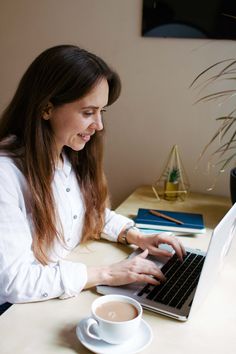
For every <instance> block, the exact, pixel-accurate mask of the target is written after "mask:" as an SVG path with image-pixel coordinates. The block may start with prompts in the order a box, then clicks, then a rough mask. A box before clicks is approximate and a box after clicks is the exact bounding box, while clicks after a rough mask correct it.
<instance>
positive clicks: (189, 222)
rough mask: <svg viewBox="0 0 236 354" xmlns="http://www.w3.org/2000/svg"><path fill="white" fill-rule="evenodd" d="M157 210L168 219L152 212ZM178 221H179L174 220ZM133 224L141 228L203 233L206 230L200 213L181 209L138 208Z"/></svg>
mask: <svg viewBox="0 0 236 354" xmlns="http://www.w3.org/2000/svg"><path fill="white" fill-rule="evenodd" d="M152 212H153V213H155V212H158V213H159V215H164V216H166V217H167V218H168V219H165V218H163V217H161V216H158V215H154V214H152ZM174 220H176V221H178V222H179V223H177V222H175V221H174ZM134 221H135V225H136V226H137V227H139V228H143V229H157V230H167V231H175V232H187V233H204V232H205V231H206V229H205V226H204V221H203V216H202V214H197V213H187V212H183V211H168V210H151V211H150V210H149V209H143V208H139V210H138V213H137V216H136V217H135V219H134Z"/></svg>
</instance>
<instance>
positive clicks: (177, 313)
mask: <svg viewBox="0 0 236 354" xmlns="http://www.w3.org/2000/svg"><path fill="white" fill-rule="evenodd" d="M235 232H236V203H235V204H234V205H233V206H232V207H231V209H230V210H229V211H228V212H227V214H226V215H225V216H224V217H223V219H222V220H221V221H220V223H219V224H218V225H217V226H216V228H215V229H214V230H213V232H212V236H211V240H210V243H209V247H208V250H207V252H206V253H205V252H202V251H199V250H197V249H186V251H187V256H186V257H185V259H184V261H183V263H181V262H179V261H178V260H177V259H176V256H175V255H173V257H171V259H170V260H169V261H168V262H166V263H164V262H162V261H160V260H157V259H156V258H154V257H152V256H149V257H150V259H152V260H153V261H155V262H156V263H157V265H158V266H159V267H161V268H162V267H163V268H162V271H163V272H164V273H165V275H166V278H167V281H166V282H165V283H163V285H161V286H159V287H158V286H156V287H155V286H153V285H147V284H144V283H143V284H140V283H133V284H129V285H125V286H119V287H111V286H105V285H100V286H97V291H98V293H101V294H123V295H127V296H131V297H133V298H134V299H136V300H138V301H139V302H140V303H141V305H142V306H143V307H144V308H146V309H148V310H151V311H154V312H157V313H160V314H162V315H165V316H169V317H172V318H175V319H177V320H180V321H186V320H188V319H189V318H190V317H191V316H192V314H193V313H194V312H195V311H196V309H198V308H199V306H200V305H201V303H202V301H203V300H204V298H205V297H206V295H207V293H208V292H209V290H210V288H211V286H212V285H213V284H214V283H215V281H216V278H217V276H218V273H219V270H220V269H221V266H222V264H223V260H224V258H225V255H226V254H227V252H228V249H229V247H230V244H231V241H232V238H233V236H234V234H235ZM163 247H164V246H163ZM138 252H140V250H136V251H135V252H133V253H132V254H131V255H130V257H133V256H135V255H136V254H138ZM181 282H182V284H181ZM176 289H178V290H176Z"/></svg>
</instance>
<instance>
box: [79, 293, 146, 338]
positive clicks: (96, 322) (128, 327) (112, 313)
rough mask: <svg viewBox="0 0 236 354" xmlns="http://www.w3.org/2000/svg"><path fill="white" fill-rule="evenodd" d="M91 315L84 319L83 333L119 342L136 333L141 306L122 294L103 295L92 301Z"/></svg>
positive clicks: (140, 317) (140, 316)
mask: <svg viewBox="0 0 236 354" xmlns="http://www.w3.org/2000/svg"><path fill="white" fill-rule="evenodd" d="M91 314H92V316H91V317H89V318H88V319H86V321H85V324H84V326H85V327H84V330H85V333H86V334H87V335H88V336H89V337H90V338H92V339H97V340H104V341H105V342H107V343H110V344H121V343H124V342H125V341H127V340H129V339H130V338H131V337H132V336H134V335H135V334H136V333H137V330H138V328H139V326H140V323H141V319H142V306H141V305H140V304H139V302H138V301H136V300H134V299H132V298H131V297H128V296H123V295H103V296H101V297H99V298H98V299H96V300H95V301H94V302H93V303H92V307H91Z"/></svg>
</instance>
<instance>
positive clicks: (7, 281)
mask: <svg viewBox="0 0 236 354" xmlns="http://www.w3.org/2000/svg"><path fill="white" fill-rule="evenodd" d="M52 188H53V193H54V198H55V202H56V205H57V208H58V213H59V217H60V220H61V224H62V226H63V230H64V237H65V242H66V246H63V245H62V244H61V243H60V242H58V241H55V246H54V249H53V252H52V254H51V255H50V257H51V259H52V262H51V263H50V264H49V265H46V266H43V265H42V264H40V263H39V262H38V261H37V259H36V258H35V256H34V254H33V252H32V247H31V246H32V219H31V214H30V198H31V196H30V193H29V190H28V186H27V182H26V179H25V177H24V176H23V174H22V173H21V171H20V170H19V169H18V168H17V167H16V165H15V164H14V162H13V160H12V159H11V158H9V157H4V156H0V305H1V304H3V303H4V302H10V303H20V302H30V301H40V300H47V299H50V298H55V297H60V298H66V297H71V296H76V295H77V294H79V292H80V291H81V290H82V289H83V288H84V286H85V284H86V282H87V268H86V265H85V264H82V263H76V262H70V261H67V260H65V257H66V256H67V255H68V253H69V252H70V251H71V250H73V248H74V247H75V246H77V245H78V244H79V243H80V239H81V236H82V235H81V233H82V228H83V222H84V204H83V198H82V195H81V192H80V188H79V185H78V183H77V179H76V176H75V173H74V171H73V169H72V168H71V164H70V162H69V161H68V159H65V160H64V165H63V167H62V168H61V169H59V168H58V169H56V171H55V176H54V181H53V185H52ZM130 223H132V221H131V220H130V219H128V218H126V217H124V216H122V215H118V214H116V213H115V212H114V211H111V210H109V209H106V215H105V227H104V230H103V232H104V233H105V234H106V235H107V237H106V238H107V239H109V240H111V241H117V237H118V234H119V233H120V231H121V229H122V228H123V227H124V225H126V224H130Z"/></svg>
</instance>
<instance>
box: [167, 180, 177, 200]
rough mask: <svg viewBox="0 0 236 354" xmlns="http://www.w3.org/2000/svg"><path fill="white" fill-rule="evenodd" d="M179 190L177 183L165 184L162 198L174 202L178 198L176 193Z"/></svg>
mask: <svg viewBox="0 0 236 354" xmlns="http://www.w3.org/2000/svg"><path fill="white" fill-rule="evenodd" d="M178 189H179V182H166V183H165V193H164V198H165V199H166V200H176V199H177V198H178V193H175V192H177V191H178Z"/></svg>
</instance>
